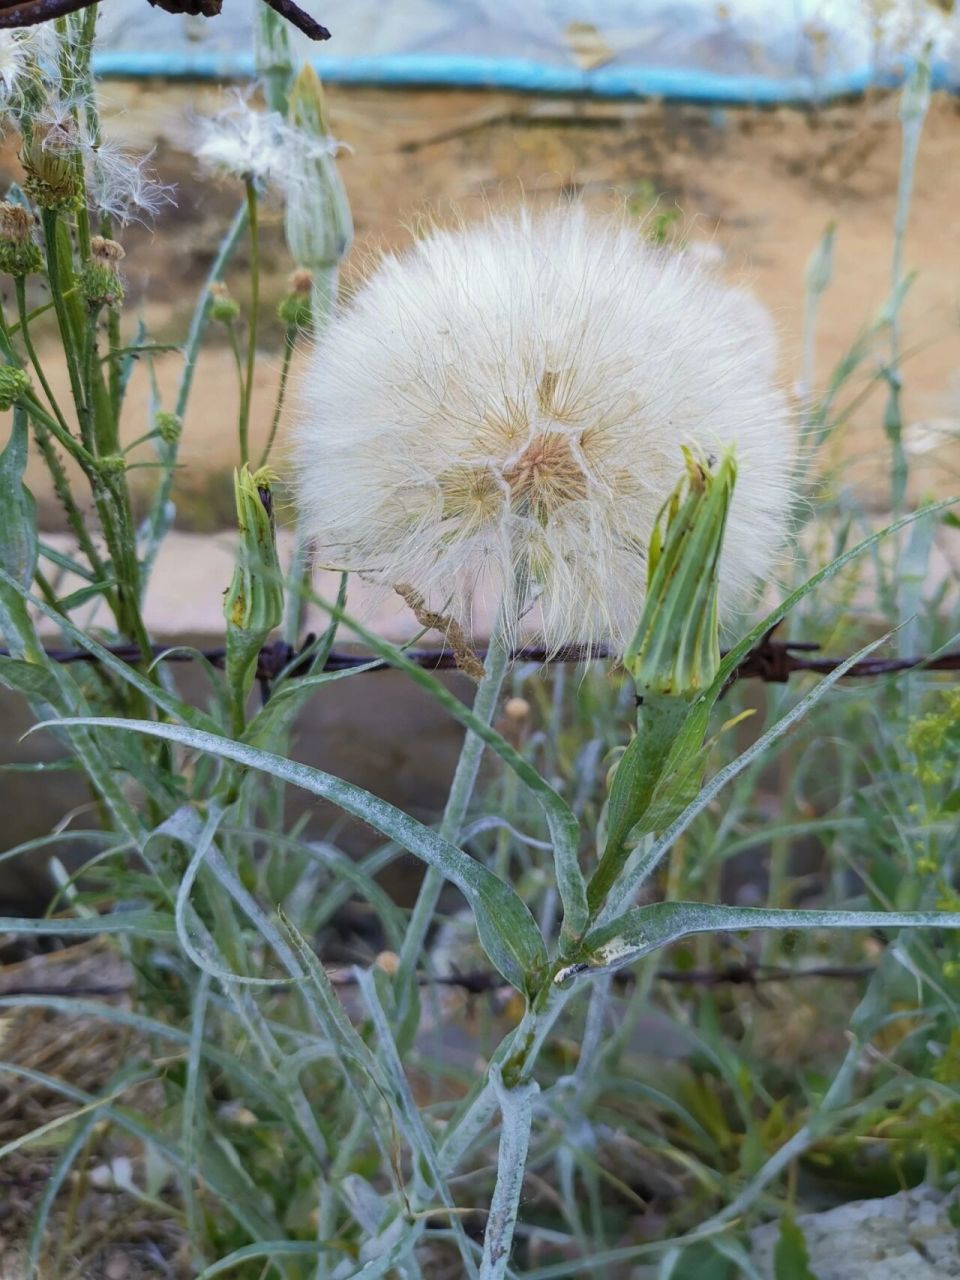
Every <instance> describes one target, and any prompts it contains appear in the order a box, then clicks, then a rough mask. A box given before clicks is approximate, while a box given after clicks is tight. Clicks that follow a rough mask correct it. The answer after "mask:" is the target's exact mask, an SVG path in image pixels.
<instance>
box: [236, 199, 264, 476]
mask: <svg viewBox="0 0 960 1280" xmlns="http://www.w3.org/2000/svg"><path fill="white" fill-rule="evenodd" d="M247 221H248V222H249V224H250V320H249V324H248V326H247V371H246V377H245V378H244V391H243V395H242V396H241V400H240V465H241V466H242V465H243V464H244V463H245V462H249V460H250V441H249V438H250V402H251V401H252V399H253V372H254V366H255V363H256V356H257V321H258V313H259V310H260V225H259V219H258V210H257V189H256V187H255V186H254V184H253V179H252V178H248V179H247Z"/></svg>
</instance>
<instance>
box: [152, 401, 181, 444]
mask: <svg viewBox="0 0 960 1280" xmlns="http://www.w3.org/2000/svg"><path fill="white" fill-rule="evenodd" d="M153 429H154V431H156V433H157V435H158V436H159V437H160V439H161V440H162V441H163V443H164V444H176V443H177V441H178V440H179V439H180V435H181V433H182V431H183V422H182V420H181V419H180V417H179V415H178V414H176V413H168V412H166V411H165V410H163V409H161V410H160V412H159V413H158V414H157V415H156V417H155V418H154V420H153Z"/></svg>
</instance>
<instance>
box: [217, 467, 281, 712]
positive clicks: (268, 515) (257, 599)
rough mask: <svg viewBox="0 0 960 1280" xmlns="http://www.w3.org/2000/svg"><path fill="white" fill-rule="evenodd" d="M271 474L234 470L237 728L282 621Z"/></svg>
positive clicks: (232, 642)
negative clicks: (258, 669)
mask: <svg viewBox="0 0 960 1280" xmlns="http://www.w3.org/2000/svg"><path fill="white" fill-rule="evenodd" d="M273 479H274V476H273V473H272V472H271V471H270V470H269V469H268V468H266V467H261V468H260V470H259V471H253V472H252V471H251V470H250V468H249V466H247V465H246V464H244V466H243V468H242V469H241V470H240V471H235V472H234V480H233V483H234V494H235V496H236V503H237V523H238V525H239V528H240V545H239V548H238V550H237V563H236V567H235V569H234V572H233V581H232V582H231V583H230V586H229V588H228V589H227V592H226V595H225V596H224V601H223V614H224V617H225V618H226V621H227V683H228V686H229V689H230V695H231V700H232V704H233V708H234V728H235V730H237V731H240V730H242V728H243V704H244V701H245V699H246V696H247V694H248V693H249V691H250V688H251V686H252V684H253V680H254V676H255V674H256V667H257V656H258V654H259V653H260V650H261V648H262V647H263V644H264V641H265V640H266V638H267V636H268V635H269V634H270V632H271V631H273V629H274V628H275V627H278V626H279V625H280V623H281V621H282V620H283V582H282V576H281V572H280V564H279V561H278V560H277V547H276V533H275V528H274V519H273V490H272V487H271V486H272V484H273Z"/></svg>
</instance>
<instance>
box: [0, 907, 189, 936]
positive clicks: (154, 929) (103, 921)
mask: <svg viewBox="0 0 960 1280" xmlns="http://www.w3.org/2000/svg"><path fill="white" fill-rule="evenodd" d="M174 932H175V930H174V927H173V921H172V920H171V919H170V917H169V916H167V915H162V914H161V913H160V912H157V911H114V912H112V913H110V914H109V915H104V916H92V917H90V919H83V920H75V919H73V918H68V919H65V920H35V919H34V918H33V917H30V916H0V933H35V934H37V935H39V936H46V937H59V936H61V935H62V936H64V937H66V936H70V937H88V936H94V935H96V934H100V933H136V934H139V935H140V936H141V937H145V938H170V937H171V936H173V934H174Z"/></svg>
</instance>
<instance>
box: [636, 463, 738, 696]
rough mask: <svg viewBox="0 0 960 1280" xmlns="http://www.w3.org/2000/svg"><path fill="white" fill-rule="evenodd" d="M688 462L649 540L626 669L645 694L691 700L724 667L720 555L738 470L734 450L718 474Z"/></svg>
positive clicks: (720, 466) (701, 464) (638, 689)
mask: <svg viewBox="0 0 960 1280" xmlns="http://www.w3.org/2000/svg"><path fill="white" fill-rule="evenodd" d="M684 458H685V460H686V466H687V471H686V475H685V476H684V478H683V479H682V480H681V482H680V484H679V485H678V486H677V488H676V489H675V490H674V492H673V494H672V495H671V497H670V499H669V500H668V502H667V504H666V506H665V507H664V509H663V510H662V511H661V513H660V517H659V519H658V521H657V525H656V527H655V529H654V532H653V536H652V537H651V539H650V547H649V552H648V562H647V596H646V600H645V602H644V607H643V616H642V617H641V619H640V625H639V627H638V628H637V632H636V635H635V636H634V638H633V640H632V641H631V643H630V645H629V647H628V649H627V651H626V653H625V654H624V658H623V665H624V666H625V667H626V669H627V671H629V673H630V674H631V675H632V676H633V679H634V681H635V683H636V686H637V691H638V693H640V694H641V695H644V694H645V693H649V694H651V695H660V696H668V697H672V698H681V699H683V700H685V701H691V700H692V699H693V698H695V697H697V695H698V694H700V693H702V692H703V690H704V689H706V688H708V687H709V686H710V685H711V684H712V683H713V680H714V678H715V677H716V674H717V671H718V670H719V667H720V639H719V625H718V619H717V595H718V588H719V568H720V552H721V550H722V547H723V532H724V528H725V527H726V523H727V512H728V510H729V508H730V499H731V498H732V496H733V486H734V483H735V482H736V476H737V468H736V463H735V462H734V459H733V454H732V452H727V453H726V454H724V456H723V458H722V459H721V461H720V465H719V466H718V467H717V469H716V471H715V472H712V471H711V470H710V469H709V467H708V466H707V465H706V463H704V462H701V461H699V460H698V459H696V458H695V457H694V456H693V454H692V453H691V452H690V451H689V450H687V449H684Z"/></svg>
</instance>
